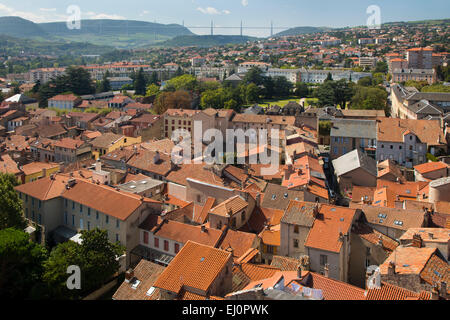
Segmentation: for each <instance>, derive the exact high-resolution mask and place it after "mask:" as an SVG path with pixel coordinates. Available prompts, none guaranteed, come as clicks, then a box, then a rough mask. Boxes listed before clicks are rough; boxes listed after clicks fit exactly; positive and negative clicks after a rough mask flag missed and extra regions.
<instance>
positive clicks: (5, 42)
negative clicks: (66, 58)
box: [0, 35, 114, 56]
mask: <svg viewBox="0 0 450 320" xmlns="http://www.w3.org/2000/svg"><path fill="white" fill-rule="evenodd" d="M113 49H114V48H112V47H108V46H97V45H93V44H90V43H80V42H56V41H40V40H31V39H20V38H13V37H10V36H5V35H0V55H5V56H20V55H22V54H26V55H33V54H35V55H52V56H60V55H70V54H71V55H74V56H79V55H83V54H86V55H87V54H94V55H95V54H99V55H101V54H104V53H107V52H111V51H112V50H113Z"/></svg>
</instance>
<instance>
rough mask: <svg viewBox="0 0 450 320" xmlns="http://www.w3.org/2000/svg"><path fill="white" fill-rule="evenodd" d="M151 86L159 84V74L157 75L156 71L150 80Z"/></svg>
mask: <svg viewBox="0 0 450 320" xmlns="http://www.w3.org/2000/svg"><path fill="white" fill-rule="evenodd" d="M149 84H158V74H157V73H156V71H153V72H152V74H151V76H150V79H149Z"/></svg>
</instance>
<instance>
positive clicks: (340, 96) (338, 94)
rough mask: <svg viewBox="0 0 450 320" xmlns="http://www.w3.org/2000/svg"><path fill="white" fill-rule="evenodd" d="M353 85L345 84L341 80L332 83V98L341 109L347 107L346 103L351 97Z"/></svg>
mask: <svg viewBox="0 0 450 320" xmlns="http://www.w3.org/2000/svg"><path fill="white" fill-rule="evenodd" d="M353 94H354V92H353V84H352V83H351V82H347V80H345V79H341V80H339V81H336V82H335V83H334V96H335V101H336V104H338V105H340V106H341V108H342V109H345V108H346V107H347V103H348V102H350V100H351V99H352V97H353Z"/></svg>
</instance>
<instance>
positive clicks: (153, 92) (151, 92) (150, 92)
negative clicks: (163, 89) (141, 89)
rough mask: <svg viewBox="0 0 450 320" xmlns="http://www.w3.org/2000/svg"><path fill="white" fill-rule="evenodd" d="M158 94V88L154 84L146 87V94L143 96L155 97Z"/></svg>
mask: <svg viewBox="0 0 450 320" xmlns="http://www.w3.org/2000/svg"><path fill="white" fill-rule="evenodd" d="M158 93H159V87H158V86H157V85H156V84H151V85H149V86H147V92H146V93H145V95H146V96H147V97H151V96H156V95H157V94H158Z"/></svg>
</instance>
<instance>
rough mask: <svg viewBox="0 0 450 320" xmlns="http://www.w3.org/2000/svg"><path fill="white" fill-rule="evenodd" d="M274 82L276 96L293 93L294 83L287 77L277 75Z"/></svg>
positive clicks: (283, 96)
mask: <svg viewBox="0 0 450 320" xmlns="http://www.w3.org/2000/svg"><path fill="white" fill-rule="evenodd" d="M273 82H274V90H275V96H277V97H281V98H285V97H288V96H289V95H290V94H291V90H292V88H293V85H292V83H290V82H289V81H288V80H287V79H286V77H275V78H274V80H273Z"/></svg>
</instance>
